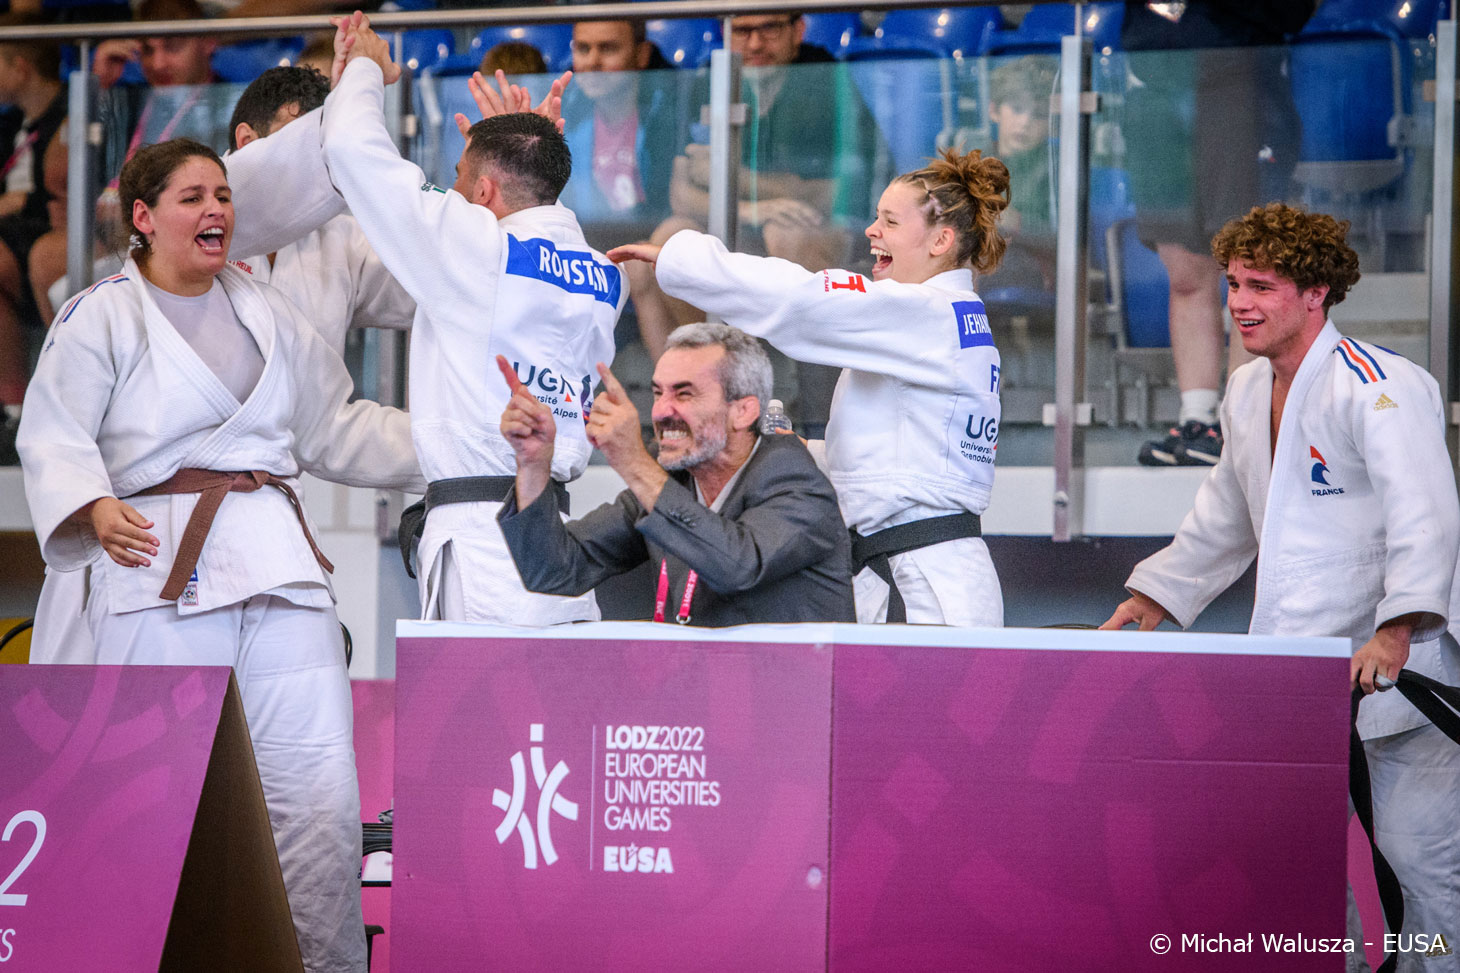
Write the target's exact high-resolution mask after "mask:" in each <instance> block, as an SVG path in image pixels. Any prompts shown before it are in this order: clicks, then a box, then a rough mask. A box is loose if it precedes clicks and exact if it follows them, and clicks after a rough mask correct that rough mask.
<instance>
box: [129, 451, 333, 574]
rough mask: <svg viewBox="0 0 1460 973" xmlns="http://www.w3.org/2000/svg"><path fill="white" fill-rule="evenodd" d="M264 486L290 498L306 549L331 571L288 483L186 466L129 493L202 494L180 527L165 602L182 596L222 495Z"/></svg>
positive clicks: (250, 473) (257, 473)
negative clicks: (178, 542)
mask: <svg viewBox="0 0 1460 973" xmlns="http://www.w3.org/2000/svg"><path fill="white" fill-rule="evenodd" d="M266 486H271V487H278V488H279V490H280V491H281V492H283V494H284V496H286V497H288V498H289V503H290V505H291V506H293V508H294V516H296V517H298V518H299V529H300V530H302V531H304V539H305V540H306V541H308V542H309V549H310V550H311V551H313V552H314V557H315V560H317V561H319V566H320V567H322V568H324V569H325V571H327V572H329V573H330V574H333V573H334V571H335V566H334V565H333V564H331V563H330V561H329V558H327V557H325V556H324V552H323V551H321V550H320V549H319V545H318V544H316V543H315V542H314V535H312V534H311V533H310V532H309V524H308V523H306V522H305V520H304V507H303V506H301V505H300V503H299V497H298V496H297V495H296V494H295V493H294V490H293V489H292V488H291V487H290V486H289V484H288V483H285V482H284V481H283V480H281V479H279V477H277V476H275V475H274V474H272V473H268V472H265V471H264V470H247V471H245V472H242V473H227V472H224V471H221V470H200V469H194V468H187V469H181V470H178V471H177V472H176V473H174V474H173V475H172V476H170V477H168V478H167V479H166V480H163V481H162V482H161V483H159V484H157V485H156V486H150V487H148V488H147V489H145V490H139V491H137V492H136V493H134V494H132V496H133V497H153V496H159V495H163V494H171V493H201V494H202V496H201V497H199V498H198V505H197V506H196V507H194V508H193V513H192V516H191V517H189V518H188V525H187V527H186V528H185V529H184V530H183V537H182V543H181V544H179V545H178V547H177V556H176V557H174V558H173V561H172V573H171V574H169V575H168V576H167V584H165V585H163V587H162V595H161V597H163V598H165V599H166V600H168V601H176V600H177V599H179V598H181V597H182V593H183V588H185V587H186V586H187V583H188V580H189V579H190V578H191V577H192V576H193V569H194V568H196V567H197V566H198V558H199V557H200V556H201V555H202V553H203V542H204V541H206V540H207V539H208V531H209V530H211V529H212V527H213V518H214V517H215V516H217V514H218V507H219V505H220V504H222V503H223V497H224V495H225V494H229V493H253V492H254V491H255V490H261V489H263V488H264V487H266ZM128 499H131V498H130V497H129V498H128Z"/></svg>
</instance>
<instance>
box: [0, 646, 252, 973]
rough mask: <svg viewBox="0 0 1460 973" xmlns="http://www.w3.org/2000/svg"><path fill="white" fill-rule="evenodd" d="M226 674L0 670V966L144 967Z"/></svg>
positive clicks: (159, 932) (158, 669)
mask: <svg viewBox="0 0 1460 973" xmlns="http://www.w3.org/2000/svg"><path fill="white" fill-rule="evenodd" d="M228 677H229V669H228V668H227V667H221V668H191V667H179V666H0V768H3V769H0V964H5V965H4V966H3V967H0V969H4V970H45V971H49V970H118V971H126V970H156V969H157V967H158V963H159V961H160V960H161V957H162V953H163V943H164V940H165V939H166V937H167V933H168V923H169V921H170V919H171V916H172V911H173V901H174V899H175V897H176V895H177V891H178V882H179V878H180V876H181V874H182V869H183V859H184V857H185V856H186V854H187V851H188V842H189V837H190V835H191V834H192V828H193V817H194V815H195V813H196V812H197V810H198V799H199V795H200V793H201V791H202V788H203V779H204V777H205V776H206V774H207V770H208V759H209V754H210V751H211V749H212V746H213V739H214V735H215V734H216V732H217V730H218V723H219V713H220V711H221V708H222V705H223V700H224V695H225V693H226V692H227V689H228Z"/></svg>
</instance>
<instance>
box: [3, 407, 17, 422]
mask: <svg viewBox="0 0 1460 973" xmlns="http://www.w3.org/2000/svg"><path fill="white" fill-rule="evenodd" d="M5 418H7V419H14V420H15V421H17V422H19V421H20V405H19V403H16V404H14V405H6V406H5Z"/></svg>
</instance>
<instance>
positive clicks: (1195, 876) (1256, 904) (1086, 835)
mask: <svg viewBox="0 0 1460 973" xmlns="http://www.w3.org/2000/svg"><path fill="white" fill-rule="evenodd" d="M1082 637H1083V638H1085V639H1087V640H1088V636H1082ZM1347 679H1348V665H1347V661H1346V660H1345V659H1342V658H1299V657H1287V656H1282V657H1278V656H1253V655H1242V656H1237V655H1214V654H1209V653H1205V652H1190V653H1186V652H1181V653H1176V652H1170V653H1168V652H1100V651H1036V650H1008V649H974V650H964V649H952V648H919V647H910V646H901V647H897V646H894V647H886V646H867V645H846V644H842V645H838V646H837V648H836V678H835V703H834V706H833V713H834V728H833V741H834V752H833V761H832V777H833V779H832V795H833V804H832V814H833V825H832V861H831V918H830V926H831V928H830V940H829V942H830V966H831V968H832V969H833V970H835V971H837V973H850V971H855V970H868V971H883V970H888V969H893V968H896V969H898V970H901V971H907V970H954V969H963V970H1013V969H1017V970H1020V971H1022V973H1037V971H1051V973H1069V971H1077V970H1100V971H1104V970H1114V969H1119V970H1122V971H1143V970H1149V971H1153V973H1154V971H1159V973H1171V971H1175V970H1181V971H1207V970H1233V971H1236V970H1242V971H1250V970H1257V969H1260V970H1327V971H1338V970H1342V969H1343V958H1342V956H1339V955H1336V954H1335V953H1332V952H1328V951H1327V950H1328V948H1329V947H1331V946H1334V945H1336V941H1337V940H1338V938H1339V937H1342V936H1343V934H1344V922H1343V920H1344V875H1345V853H1346V840H1345V837H1346V833H1347V828H1348V815H1347V799H1346V795H1347V767H1348V692H1347Z"/></svg>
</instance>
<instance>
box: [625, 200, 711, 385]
mask: <svg viewBox="0 0 1460 973" xmlns="http://www.w3.org/2000/svg"><path fill="white" fill-rule="evenodd" d="M680 230H701V231H703V230H704V227H702V226H700V225H699V224H698V223H696V222H694V221H693V220H690V219H686V218H684V217H682V216H671V217H670V218H669V219H667V220H665V221H664V222H663V223H661V224H659V226H658V227H657V228H656V229H655V230H654V234H653V235H652V236H651V237H650V238H649V242H650V243H654V244H658V245H663V244H664V242H665V241H666V240H668V239H669V238H670V237H672V236H674V234H676V233H678V232H679V231H680ZM626 267H627V273H628V275H629V296H630V297H632V298H633V299H634V313H635V314H637V315H638V317H639V337H640V339H642V340H643V342H644V348H645V350H646V351H648V352H649V358H650V360H652V361H658V360H659V356H660V355H662V354H664V343H665V342H666V341H668V340H669V332H671V331H673V330H674V329H675V328H677V327H679V326H680V325H681V324H689V323H691V322H693V321H703V320H704V319H705V315H704V312H702V311H700V310H698V309H696V308H693V307H691V306H690V305H688V304H686V303H684V302H683V301H681V300H677V299H675V298H673V297H670V296H669V295H668V294H666V293H664V291H663V290H661V289H660V288H659V282H658V281H657V280H656V279H655V278H654V268H652V267H650V266H648V265H647V264H642V263H637V262H634V263H630V264H627V265H626Z"/></svg>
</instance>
